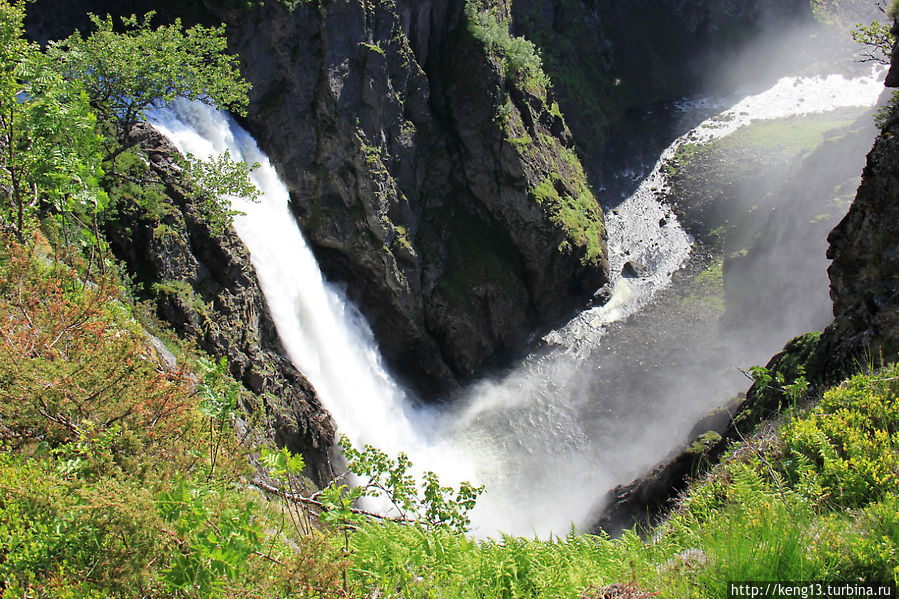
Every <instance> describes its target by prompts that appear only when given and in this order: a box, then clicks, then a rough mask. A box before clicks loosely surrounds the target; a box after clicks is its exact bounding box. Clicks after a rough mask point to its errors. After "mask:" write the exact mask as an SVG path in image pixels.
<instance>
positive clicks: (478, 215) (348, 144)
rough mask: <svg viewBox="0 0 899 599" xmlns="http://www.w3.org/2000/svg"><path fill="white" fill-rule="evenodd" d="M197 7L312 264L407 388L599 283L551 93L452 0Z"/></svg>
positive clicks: (516, 342)
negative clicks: (239, 67) (243, 89)
mask: <svg viewBox="0 0 899 599" xmlns="http://www.w3.org/2000/svg"><path fill="white" fill-rule="evenodd" d="M207 5H208V7H209V8H210V10H212V11H214V12H215V13H216V15H217V16H218V17H220V18H222V19H223V20H225V21H226V22H227V23H228V24H229V26H230V38H231V48H232V50H233V51H235V52H236V53H238V54H239V55H240V57H241V61H242V63H243V65H244V71H245V73H246V76H247V78H248V79H249V80H250V81H251V82H252V84H253V91H252V92H251V108H250V115H249V117H248V118H247V119H246V121H245V125H246V126H247V127H248V128H249V129H250V130H251V131H252V132H253V133H254V135H255V136H256V138H257V139H258V141H259V144H260V146H261V147H262V148H263V149H264V150H265V151H266V152H267V153H268V154H269V155H270V156H271V157H272V159H273V161H274V162H275V164H277V165H278V167H279V172H280V174H281V175H282V177H283V178H284V180H285V182H286V183H287V185H288V187H289V188H290V190H291V201H292V208H293V211H294V213H295V214H296V216H297V218H298V220H299V222H300V224H301V226H302V228H303V231H304V233H305V234H306V236H307V239H308V240H309V242H310V244H311V245H312V247H313V249H314V251H315V253H316V256H317V257H318V259H319V262H320V264H321V266H322V269H323V270H324V271H325V273H326V275H327V276H328V277H329V278H330V279H331V280H334V281H340V282H345V283H346V284H347V289H348V292H349V295H350V296H351V298H352V299H354V300H355V301H356V302H357V304H358V305H359V306H360V307H361V308H362V310H363V312H365V314H366V316H367V317H368V319H369V322H370V323H371V325H372V328H373V329H374V332H375V334H376V336H377V338H378V340H379V342H380V344H381V348H382V351H383V352H384V354H385V355H386V356H387V357H388V359H389V360H390V361H391V362H392V363H393V365H394V367H395V369H396V370H398V371H399V372H400V373H401V374H404V375H406V376H407V377H409V379H411V381H412V382H413V383H415V384H416V386H417V387H418V388H419V389H420V390H422V391H423V392H424V393H425V394H427V395H433V394H436V393H440V392H441V391H445V390H447V389H450V388H452V386H453V385H454V383H455V381H456V380H458V379H464V378H466V377H470V376H472V375H474V374H475V373H477V372H478V371H479V370H480V369H481V368H482V367H483V366H484V365H485V364H487V363H488V362H489V361H490V360H491V359H492V358H493V357H494V356H496V355H497V354H498V353H502V352H508V351H513V350H515V348H518V347H520V346H521V344H522V342H523V341H524V340H525V339H526V337H527V336H528V335H529V334H530V332H531V331H532V330H533V329H534V328H535V327H537V326H540V325H542V324H546V323H548V322H550V321H552V320H554V319H556V318H559V317H560V316H561V315H563V314H564V312H565V311H566V310H568V309H570V308H571V307H572V306H573V305H574V303H575V302H576V301H578V300H579V299H580V298H583V297H585V296H586V295H587V294H588V293H589V292H591V291H592V290H594V289H595V288H597V287H599V286H600V285H602V284H603V283H604V282H605V281H606V279H607V272H606V264H605V260H604V251H605V235H604V230H603V224H602V214H601V211H600V209H599V206H598V203H597V200H596V198H595V196H594V195H593V193H592V191H591V189H590V187H589V185H588V184H587V181H586V177H585V175H584V171H583V169H582V167H581V165H580V162H579V159H578V157H577V154H576V153H575V152H574V149H573V140H572V138H571V135H570V133H569V131H568V128H567V126H566V124H565V121H564V119H563V117H562V115H561V112H560V111H559V109H558V106H557V105H556V104H555V102H554V99H553V97H552V92H551V91H550V90H549V89H548V88H547V83H546V82H545V81H541V80H540V79H539V77H536V78H535V77H533V76H531V75H530V74H527V73H524V72H521V71H516V70H514V69H510V68H509V67H508V63H507V61H505V60H504V55H503V50H502V49H501V48H500V49H494V51H492V52H491V47H490V46H489V44H488V43H486V42H485V41H484V40H481V39H477V38H476V37H475V35H474V33H473V31H472V28H471V27H470V23H469V20H468V17H467V16H466V11H465V5H464V3H463V2H461V1H454V2H447V3H431V2H404V1H397V2H394V1H388V2H335V3H327V4H326V5H323V6H322V7H317V6H315V3H312V4H307V5H302V6H299V7H297V8H296V10H295V11H294V12H293V13H290V12H288V11H287V10H286V9H285V8H284V7H283V6H282V5H281V4H279V3H278V2H266V3H264V4H263V5H262V6H257V7H254V8H251V9H246V8H230V9H225V8H221V6H220V5H219V3H215V2H208V3H207ZM487 12H488V11H487V9H486V8H485V9H484V13H485V14H487ZM488 18H493V19H495V22H494V25H495V26H496V27H497V28H499V29H502V28H504V27H506V25H505V24H504V23H503V21H502V18H503V17H502V13H501V12H498V13H491V14H490V15H488ZM505 39H511V38H510V37H509V36H508V33H506V35H505Z"/></svg>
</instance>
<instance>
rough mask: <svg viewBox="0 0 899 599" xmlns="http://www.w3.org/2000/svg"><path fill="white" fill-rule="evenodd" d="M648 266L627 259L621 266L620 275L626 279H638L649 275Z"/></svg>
mask: <svg viewBox="0 0 899 599" xmlns="http://www.w3.org/2000/svg"><path fill="white" fill-rule="evenodd" d="M649 274H650V273H649V267H648V266H646V265H645V264H643V263H641V262H636V261H634V260H628V261H627V262H625V263H624V266H622V267H621V276H622V277H625V278H627V279H640V278H643V277H648V276H649Z"/></svg>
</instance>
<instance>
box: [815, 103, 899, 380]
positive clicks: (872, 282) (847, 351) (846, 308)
mask: <svg viewBox="0 0 899 599" xmlns="http://www.w3.org/2000/svg"><path fill="white" fill-rule="evenodd" d="M897 134H899V123H897V122H896V121H895V120H893V122H892V123H890V124H888V125H887V126H886V128H885V129H884V130H883V132H882V134H881V135H880V137H878V138H877V141H876V142H875V144H874V148H873V149H872V150H871V152H870V153H869V154H868V164H867V166H866V167H865V170H864V174H863V176H862V184H861V186H860V187H859V189H858V194H857V196H856V198H855V201H854V202H853V204H852V207H851V208H850V210H849V214H847V215H846V218H844V219H843V221H842V222H841V223H840V224H839V225H837V227H836V228H835V229H834V230H833V231H832V232H831V234H830V236H829V237H828V241H829V242H830V249H829V250H828V256H829V257H830V258H832V259H833V263H832V264H831V266H830V269H829V270H828V272H829V274H830V295H831V298H832V299H833V312H834V316H835V322H834V324H833V326H832V330H830V331H828V339H829V340H830V342H831V344H832V345H831V347H830V348H829V353H830V355H829V361H830V363H831V364H832V365H833V367H834V368H833V369H834V370H835V371H837V370H839V369H840V367H848V368H851V367H852V364H851V362H854V361H858V362H859V363H860V364H864V363H866V362H872V361H878V360H879V359H880V358H881V357H883V358H885V359H888V360H889V359H895V356H896V354H897V351H899V175H897V174H899V138H897Z"/></svg>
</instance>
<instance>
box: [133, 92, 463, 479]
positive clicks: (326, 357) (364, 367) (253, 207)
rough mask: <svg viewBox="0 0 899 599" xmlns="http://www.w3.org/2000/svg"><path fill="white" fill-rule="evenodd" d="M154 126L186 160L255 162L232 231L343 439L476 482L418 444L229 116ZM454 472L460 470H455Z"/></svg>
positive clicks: (373, 352)
mask: <svg viewBox="0 0 899 599" xmlns="http://www.w3.org/2000/svg"><path fill="white" fill-rule="evenodd" d="M150 120H151V122H152V124H153V126H154V127H156V129H157V130H159V131H160V132H161V133H163V134H164V135H165V136H166V137H168V138H169V139H170V140H172V142H173V143H174V144H175V146H176V147H177V148H178V149H179V150H180V151H181V152H184V153H188V152H189V153H191V154H193V155H194V156H196V157H198V158H200V159H205V158H208V157H209V156H212V155H217V154H221V153H223V152H224V151H225V150H228V151H230V153H231V156H232V157H233V158H234V159H235V160H244V161H246V162H247V163H249V164H252V163H259V165H260V166H259V168H257V169H256V170H255V171H254V172H253V173H252V175H251V179H252V180H253V183H255V184H256V185H257V186H258V187H259V189H260V190H261V191H262V196H261V201H260V202H258V203H252V202H248V201H247V200H245V199H243V198H231V200H232V207H233V208H234V209H236V210H238V211H240V212H242V213H243V214H242V215H238V216H236V217H235V219H234V228H235V229H236V230H237V233H238V235H239V236H240V238H241V239H242V240H243V242H244V244H245V245H246V246H247V249H248V250H249V251H250V258H251V261H252V263H253V266H254V267H255V268H256V274H257V276H258V279H259V284H260V286H261V287H262V291H263V293H264V294H265V299H266V302H267V303H268V306H269V309H270V311H271V313H272V318H273V319H274V322H275V323H276V326H277V328H278V334H279V336H280V337H281V341H282V342H283V344H284V347H285V349H286V350H287V353H288V356H289V357H290V359H291V360H292V361H293V362H294V364H296V366H297V368H298V369H299V370H300V371H301V372H302V373H303V374H304V375H306V377H307V378H308V379H309V381H310V382H311V383H312V384H313V386H314V387H315V389H316V392H317V393H318V395H319V397H320V398H321V401H322V403H323V404H324V405H325V407H326V408H327V409H328V411H329V412H330V413H331V415H332V416H333V417H334V420H335V421H336V422H337V423H338V427H339V431H340V433H342V434H345V435H347V437H349V439H350V440H351V441H352V442H353V443H354V444H355V445H356V446H361V445H362V444H366V443H367V444H371V445H374V446H376V447H378V448H380V449H382V450H383V451H386V452H388V453H391V454H394V455H395V454H397V453H399V452H400V451H405V452H406V453H409V454H410V455H412V456H413V457H414V458H415V461H416V463H415V465H416V466H417V467H419V468H426V469H431V470H440V471H441V472H442V473H445V474H446V478H447V480H448V481H454V482H458V481H460V480H467V479H470V478H472V477H473V475H474V472H473V470H472V469H471V468H468V467H466V466H465V463H464V461H463V460H459V459H457V458H456V457H454V455H453V453H452V452H451V451H446V450H444V449H443V448H442V447H441V445H440V444H439V443H436V444H434V443H432V444H426V443H425V442H424V441H423V439H422V437H421V432H420V431H421V430H422V429H423V428H424V427H425V422H424V421H423V416H422V418H421V419H420V421H418V422H417V423H416V424H417V426H416V424H413V422H412V420H413V419H412V414H411V408H410V402H409V400H408V398H407V397H406V393H405V391H404V390H403V389H402V388H400V387H399V386H398V385H397V384H396V383H395V382H394V381H393V379H392V378H391V377H390V375H389V374H388V373H387V372H386V370H385V369H384V367H383V366H382V364H381V356H380V353H379V351H378V348H377V344H376V343H375V340H374V337H373V335H372V333H371V329H370V328H369V327H368V325H367V323H366V322H365V319H364V318H363V316H362V315H361V314H360V313H359V311H358V310H357V309H356V308H355V306H353V305H352V304H351V303H350V302H348V301H347V300H346V298H345V297H344V295H343V293H342V291H341V290H340V289H338V288H337V287H335V286H333V285H329V284H328V283H327V282H326V281H325V280H324V278H323V277H322V274H321V271H320V270H319V268H318V263H317V262H316V260H315V257H314V256H313V255H312V251H311V250H310V249H309V247H308V246H307V245H306V241H305V240H304V239H303V236H302V234H301V233H300V230H299V228H298V227H297V224H296V221H295V220H294V217H293V215H292V214H291V212H290V208H289V206H288V202H289V194H288V191H287V188H286V187H285V186H284V184H283V183H282V182H281V180H280V179H279V178H278V175H277V173H276V172H275V169H274V167H272V165H271V163H270V162H269V160H268V158H267V157H266V156H264V155H263V154H262V152H261V151H260V150H259V147H258V146H257V144H256V142H255V140H253V138H252V137H251V136H250V135H249V134H248V133H247V132H246V131H244V130H243V129H242V128H241V127H240V126H239V125H237V124H236V123H235V122H234V120H233V119H232V118H231V117H229V116H228V115H226V114H224V113H221V112H217V111H215V110H213V109H211V108H210V107H208V106H206V105H204V104H201V103H198V102H195V103H188V102H183V101H178V102H176V103H175V105H174V106H173V108H172V110H160V111H155V112H154V113H153V114H151V115H150ZM453 464H456V466H453Z"/></svg>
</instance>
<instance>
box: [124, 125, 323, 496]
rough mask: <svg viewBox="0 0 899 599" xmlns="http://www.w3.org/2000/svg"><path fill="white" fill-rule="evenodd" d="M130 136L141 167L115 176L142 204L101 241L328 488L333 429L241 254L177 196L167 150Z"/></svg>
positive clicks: (155, 139)
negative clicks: (223, 365)
mask: <svg viewBox="0 0 899 599" xmlns="http://www.w3.org/2000/svg"><path fill="white" fill-rule="evenodd" d="M135 136H136V138H138V139H139V140H140V147H141V150H142V152H143V155H144V156H145V157H146V159H147V160H146V163H144V162H143V161H142V160H139V159H136V160H135V161H134V162H133V163H132V165H131V170H134V169H137V171H136V172H131V171H127V172H126V173H125V174H126V175H134V176H136V177H139V178H140V179H142V180H143V181H144V184H143V189H141V190H137V189H136V188H135V189H130V190H129V189H126V190H125V191H124V193H125V194H128V193H132V192H134V193H138V194H143V197H142V198H131V201H128V202H122V203H120V206H121V208H119V212H120V213H119V214H118V216H117V217H116V218H115V219H114V220H113V221H112V224H111V225H110V228H109V230H108V233H107V237H108V239H109V240H110V244H111V246H112V248H113V250H114V251H115V252H116V254H117V255H118V256H119V257H120V258H121V259H123V260H124V261H125V263H126V265H127V266H128V267H129V269H130V270H131V271H132V272H133V273H135V282H136V283H138V284H139V285H142V286H144V289H145V291H146V293H147V295H148V296H151V297H156V298H157V301H158V305H159V311H160V315H161V316H162V317H163V318H164V319H165V320H167V321H168V322H170V323H172V324H173V326H174V327H175V329H176V330H177V331H178V332H179V334H181V335H182V336H184V337H186V338H188V339H193V340H194V341H195V342H196V343H197V346H198V347H200V348H201V349H203V350H205V351H206V352H208V353H209V354H211V355H212V356H214V357H216V358H221V357H224V358H227V360H228V365H229V368H230V371H231V374H232V375H233V376H234V377H235V378H236V379H237V380H238V381H242V382H243V383H244V385H245V386H246V387H247V388H248V389H250V390H251V391H253V392H254V394H255V397H256V398H257V403H255V404H254V405H247V406H244V407H245V408H246V409H247V411H248V412H249V413H254V414H256V416H257V417H258V418H260V421H261V422H263V423H264V426H265V427H266V428H267V429H268V430H269V433H270V435H271V437H272V438H273V439H274V440H275V442H277V443H278V444H279V445H281V446H286V447H289V448H290V449H291V450H292V451H295V452H298V453H302V454H303V456H305V458H306V463H307V465H308V467H309V474H310V476H311V477H312V478H313V479H314V480H316V481H317V482H319V483H323V482H325V481H327V480H329V479H330V476H331V468H330V465H329V455H328V452H329V450H330V448H331V447H332V446H333V445H334V441H335V439H334V436H335V435H334V424H333V423H332V421H331V419H330V416H329V415H328V414H327V412H326V411H325V410H324V409H323V408H322V406H321V404H320V403H319V400H318V398H317V396H316V393H315V390H314V389H313V388H312V385H311V384H310V383H309V381H307V380H306V378H305V377H304V376H303V375H302V374H301V373H300V372H299V371H297V369H296V368H295V367H294V366H293V364H292V363H291V362H290V360H289V359H287V357H286V354H285V352H284V349H283V347H282V345H281V342H280V340H279V338H278V334H277V331H276V330H275V325H274V323H273V322H272V319H271V316H270V315H269V312H268V308H267V306H266V304H265V298H264V296H263V294H262V290H261V289H260V288H259V283H258V281H257V279H256V272H255V270H254V268H253V266H252V264H251V263H250V260H249V256H248V255H247V250H246V248H245V247H244V245H243V243H242V242H241V241H240V238H238V237H237V235H236V234H235V233H234V232H233V231H231V230H228V231H225V232H224V233H222V234H219V235H212V234H211V233H210V230H209V226H208V225H207V223H206V222H205V220H204V219H203V217H202V215H201V211H200V209H199V208H198V204H197V202H196V201H195V200H194V199H192V197H191V196H190V195H189V194H187V193H186V192H185V190H184V189H183V187H182V186H181V183H180V179H179V169H178V168H177V167H176V166H174V161H173V159H174V157H175V156H176V155H177V150H176V149H175V148H174V146H172V145H171V143H169V141H168V140H166V139H165V138H164V137H162V136H161V135H160V134H159V133H157V132H156V131H155V130H154V129H152V128H150V127H149V126H140V127H139V128H138V130H137V131H136V133H135ZM150 206H152V208H151V209H148V208H149V207H150Z"/></svg>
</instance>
